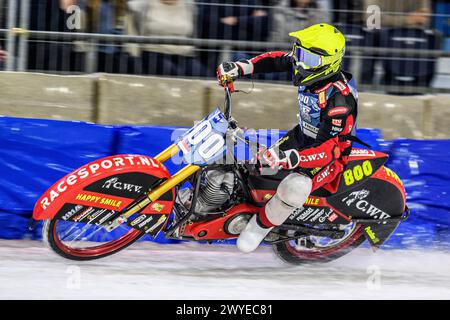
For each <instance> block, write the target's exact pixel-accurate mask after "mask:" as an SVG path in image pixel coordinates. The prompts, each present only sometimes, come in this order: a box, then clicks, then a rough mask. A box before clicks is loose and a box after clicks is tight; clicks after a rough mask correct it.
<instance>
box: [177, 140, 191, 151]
mask: <svg viewBox="0 0 450 320" xmlns="http://www.w3.org/2000/svg"><path fill="white" fill-rule="evenodd" d="M177 145H178V148H180V149H181V151H183V153H184V154H186V153H189V151H191V147H190V146H189V144H188V143H187V142H186V141H185V139H183V140H180V142H178V144H177Z"/></svg>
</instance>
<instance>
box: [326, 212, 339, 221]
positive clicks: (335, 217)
mask: <svg viewBox="0 0 450 320" xmlns="http://www.w3.org/2000/svg"><path fill="white" fill-rule="evenodd" d="M338 217H339V216H338V215H337V214H336V213H334V212H333V214H331V215H330V216H329V217H328V221H330V222H333V221H334V220H336V219H337V218H338Z"/></svg>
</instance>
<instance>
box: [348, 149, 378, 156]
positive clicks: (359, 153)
mask: <svg viewBox="0 0 450 320" xmlns="http://www.w3.org/2000/svg"><path fill="white" fill-rule="evenodd" d="M375 156H376V154H375V151H373V150H367V149H352V151H351V152H350V157H375Z"/></svg>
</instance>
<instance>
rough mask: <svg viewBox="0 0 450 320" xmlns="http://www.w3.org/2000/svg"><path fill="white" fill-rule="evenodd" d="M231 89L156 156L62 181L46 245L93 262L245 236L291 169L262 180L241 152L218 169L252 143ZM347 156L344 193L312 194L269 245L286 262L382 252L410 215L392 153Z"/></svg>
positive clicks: (41, 212)
mask: <svg viewBox="0 0 450 320" xmlns="http://www.w3.org/2000/svg"><path fill="white" fill-rule="evenodd" d="M232 92H234V88H233V84H232V82H229V83H228V85H227V86H226V87H225V105H224V112H223V113H222V112H221V111H220V110H219V109H216V110H215V111H213V112H212V113H211V114H210V115H208V116H207V117H205V118H204V119H203V120H202V121H201V122H199V123H197V124H196V125H195V126H194V127H192V128H191V129H190V130H188V131H187V132H185V133H184V134H183V135H181V136H180V137H179V138H178V139H177V141H176V142H175V143H174V144H172V145H171V146H169V147H168V148H167V149H165V150H164V151H163V152H161V153H160V154H158V155H157V156H155V157H149V156H146V155H134V154H122V155H115V156H110V157H106V158H102V159H99V160H96V161H93V162H91V163H88V164H86V165H84V166H82V167H81V168H79V169H77V170H75V171H73V172H71V173H69V174H68V175H66V176H65V177H64V178H62V179H60V180H59V181H57V182H56V183H55V184H54V185H53V186H52V187H50V188H49V189H48V190H47V191H46V192H45V193H44V194H43V195H42V196H41V197H40V198H39V200H38V201H37V203H36V205H35V208H34V212H33V218H34V219H35V220H45V221H44V224H43V232H42V234H43V238H44V241H45V242H46V243H47V244H48V245H49V246H50V248H51V249H52V250H53V251H55V252H56V253H57V254H59V255H61V256H63V257H65V258H68V259H73V260H91V259H98V258H102V257H105V256H108V255H111V254H114V253H116V252H118V251H120V250H122V249H124V248H126V247H127V246H129V245H131V244H132V243H134V242H135V241H136V240H138V239H140V238H141V237H143V236H145V235H148V236H150V237H153V238H154V237H156V236H157V235H158V234H160V233H162V234H163V235H164V237H166V238H167V239H177V240H192V241H207V242H213V241H217V240H219V241H221V240H226V239H234V238H237V237H238V236H239V234H240V233H241V232H242V230H243V229H244V227H245V225H246V223H247V222H248V220H249V219H250V218H251V216H252V215H254V214H257V212H258V209H259V207H261V206H264V204H265V203H266V202H267V201H268V200H269V199H270V198H271V197H272V195H273V194H274V193H275V191H276V189H277V186H278V184H279V182H280V181H281V179H283V178H284V177H285V176H286V175H287V174H289V172H284V171H281V172H279V173H277V174H276V175H262V174H261V173H260V170H259V169H260V168H259V164H258V163H253V162H251V161H238V160H237V159H236V157H235V156H234V155H232V156H231V158H230V157H228V158H227V159H232V161H227V162H225V164H220V163H221V162H223V161H220V159H223V158H224V155H227V156H229V155H230V152H229V151H230V150H232V149H233V148H232V146H231V147H230V146H229V144H230V141H231V143H232V144H233V145H236V144H237V142H238V141H243V142H245V143H246V144H251V143H252V142H251V141H250V139H248V138H247V137H245V136H244V135H243V132H242V130H241V129H239V127H238V126H237V123H236V121H235V120H234V119H233V118H232V117H231V94H232ZM228 138H231V139H228ZM227 140H228V141H227ZM180 152H181V153H182V159H183V161H185V163H186V164H187V165H186V166H184V167H183V168H182V169H181V170H179V171H178V172H176V173H175V174H174V175H170V174H169V172H168V170H167V169H166V167H165V166H164V162H165V161H167V160H169V159H170V158H172V157H174V156H179V154H180ZM349 159H350V161H349V163H348V165H347V166H346V168H345V171H344V172H343V174H342V176H341V178H340V182H339V187H338V189H337V192H336V193H333V194H330V193H329V192H328V191H327V190H324V189H318V190H316V191H314V192H313V193H312V194H311V195H310V196H309V197H308V199H307V200H306V202H305V204H304V206H303V208H298V209H296V210H295V211H294V212H293V213H292V215H291V216H290V217H289V218H288V219H287V221H285V223H284V224H283V225H281V226H279V227H276V228H274V229H273V230H272V231H271V232H270V234H269V235H268V236H267V237H266V238H265V239H264V243H266V244H270V245H272V246H273V249H274V250H275V252H276V253H277V255H278V256H279V257H280V258H281V259H282V260H284V261H286V262H289V263H294V264H302V263H311V262H326V261H330V260H334V259H337V258H339V257H341V256H343V255H344V254H346V253H348V252H350V251H351V250H352V249H354V248H356V247H358V246H359V245H361V244H362V243H363V242H364V241H365V240H366V239H367V240H368V241H369V243H370V245H371V246H373V247H374V248H378V247H379V246H381V245H382V244H383V243H384V242H385V241H386V240H387V239H388V238H389V236H390V235H391V234H392V233H393V232H394V230H395V229H396V228H397V227H398V225H399V224H400V222H401V221H402V220H404V219H406V218H407V216H408V215H409V210H408V208H407V206H406V203H405V190H404V187H403V184H402V182H401V180H400V179H399V177H398V176H397V174H395V173H394V172H393V171H392V170H390V169H388V168H387V167H385V166H384V163H385V162H386V160H387V159H388V155H386V154H384V153H381V152H377V151H372V150H366V149H353V151H352V153H351V155H350V157H349ZM182 186H188V187H187V188H186V187H185V188H182Z"/></svg>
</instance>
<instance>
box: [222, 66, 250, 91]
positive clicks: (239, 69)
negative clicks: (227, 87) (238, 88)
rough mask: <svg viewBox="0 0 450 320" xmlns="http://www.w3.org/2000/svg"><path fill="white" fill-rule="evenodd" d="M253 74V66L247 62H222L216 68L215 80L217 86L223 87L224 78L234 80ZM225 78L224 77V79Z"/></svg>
mask: <svg viewBox="0 0 450 320" xmlns="http://www.w3.org/2000/svg"><path fill="white" fill-rule="evenodd" d="M252 72H253V64H252V63H251V62H250V61H248V60H243V61H237V62H222V63H221V64H220V65H219V67H217V72H216V73H217V80H218V81H219V85H221V86H224V78H225V79H226V78H227V77H228V78H231V79H232V80H236V79H237V78H239V77H242V76H244V75H247V74H251V73H252ZM224 76H226V77H224Z"/></svg>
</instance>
